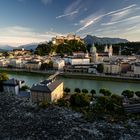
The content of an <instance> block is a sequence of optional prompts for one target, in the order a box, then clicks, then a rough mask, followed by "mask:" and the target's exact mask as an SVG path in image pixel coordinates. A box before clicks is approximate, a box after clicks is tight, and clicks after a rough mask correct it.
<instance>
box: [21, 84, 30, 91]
mask: <svg viewBox="0 0 140 140" xmlns="http://www.w3.org/2000/svg"><path fill="white" fill-rule="evenodd" d="M27 89H30V87H28V86H27V85H24V86H22V87H21V90H23V91H26V90H27Z"/></svg>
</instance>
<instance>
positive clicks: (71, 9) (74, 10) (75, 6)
mask: <svg viewBox="0 0 140 140" xmlns="http://www.w3.org/2000/svg"><path fill="white" fill-rule="evenodd" d="M82 7H83V2H82V0H76V1H74V2H72V3H71V4H70V5H69V6H68V7H66V9H65V10H64V12H63V14H61V15H59V16H57V17H56V19H59V18H63V17H67V18H68V19H73V18H75V17H76V15H78V13H79V11H80V9H81V8H82ZM85 10H86V9H85Z"/></svg>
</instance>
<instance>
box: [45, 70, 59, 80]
mask: <svg viewBox="0 0 140 140" xmlns="http://www.w3.org/2000/svg"><path fill="white" fill-rule="evenodd" d="M60 73H62V72H60V71H57V72H56V73H54V74H53V75H51V76H49V77H48V80H52V79H55V77H56V76H58V75H59V74H60Z"/></svg>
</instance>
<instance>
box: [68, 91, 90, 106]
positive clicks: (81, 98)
mask: <svg viewBox="0 0 140 140" xmlns="http://www.w3.org/2000/svg"><path fill="white" fill-rule="evenodd" d="M89 102H90V100H89V97H88V95H87V94H84V93H81V94H77V93H76V94H73V95H71V97H70V104H71V106H76V107H84V106H88V105H89Z"/></svg>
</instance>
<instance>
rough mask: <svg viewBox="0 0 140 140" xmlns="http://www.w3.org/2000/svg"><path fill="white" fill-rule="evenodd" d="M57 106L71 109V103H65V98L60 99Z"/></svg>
mask: <svg viewBox="0 0 140 140" xmlns="http://www.w3.org/2000/svg"><path fill="white" fill-rule="evenodd" d="M57 104H58V105H59V106H64V107H69V103H68V102H67V101H65V99H64V98H61V99H59V100H58V101H57Z"/></svg>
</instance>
